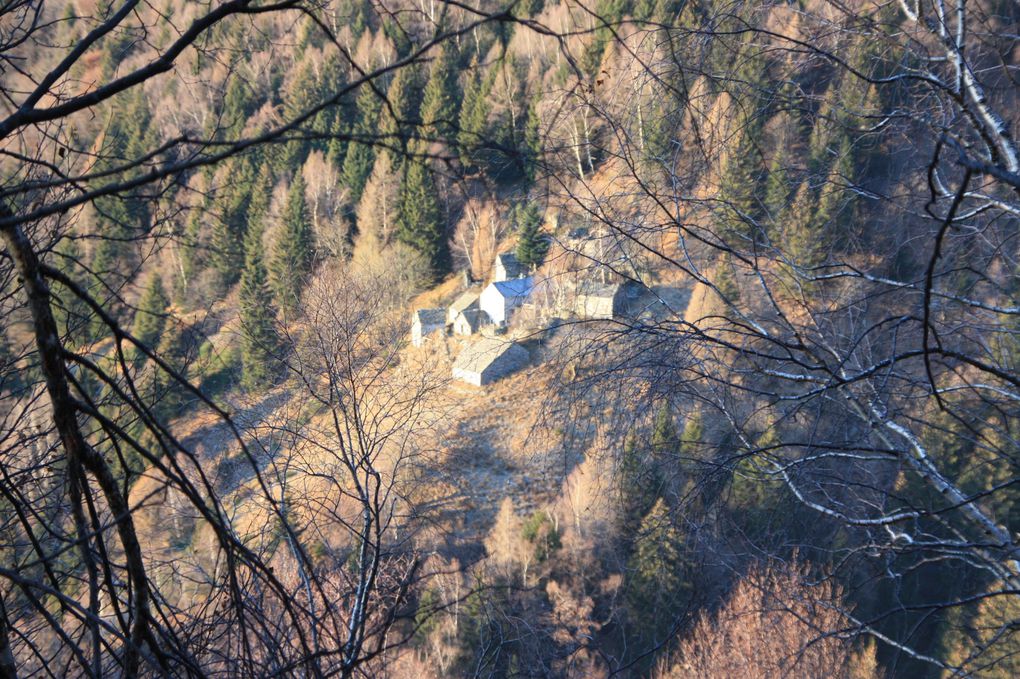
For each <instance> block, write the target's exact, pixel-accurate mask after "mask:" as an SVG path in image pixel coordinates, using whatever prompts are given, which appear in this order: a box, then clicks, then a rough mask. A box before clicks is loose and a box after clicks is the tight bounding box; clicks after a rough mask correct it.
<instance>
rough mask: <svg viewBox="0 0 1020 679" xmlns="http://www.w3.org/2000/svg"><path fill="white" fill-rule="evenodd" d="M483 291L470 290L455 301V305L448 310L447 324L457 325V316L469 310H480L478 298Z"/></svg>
mask: <svg viewBox="0 0 1020 679" xmlns="http://www.w3.org/2000/svg"><path fill="white" fill-rule="evenodd" d="M481 294H482V292H481V290H477V289H476V290H468V291H467V292H464V293H463V294H461V296H460V297H458V298H457V299H455V300H454V301H453V304H451V305H450V307H449V308H448V309H447V310H446V322H447V323H455V322H456V321H457V316H459V315H460V314H461V313H462V312H464V311H467V310H468V309H477V308H478V298H479V297H480V296H481Z"/></svg>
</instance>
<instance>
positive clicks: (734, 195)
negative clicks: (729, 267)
mask: <svg viewBox="0 0 1020 679" xmlns="http://www.w3.org/2000/svg"><path fill="white" fill-rule="evenodd" d="M756 130H757V128H756V126H755V125H753V124H752V123H751V122H750V121H749V120H747V121H745V122H744V124H742V125H741V126H740V129H739V130H738V131H737V132H736V134H735V141H734V142H733V144H732V145H731V146H730V148H729V149H727V155H726V158H725V160H724V162H723V166H722V171H721V177H720V181H719V200H720V202H721V208H720V211H719V217H718V219H717V220H716V227H717V233H718V235H719V236H720V237H722V238H724V239H727V240H734V241H737V240H740V239H747V238H751V237H755V236H757V234H756V229H755V226H754V225H755V223H756V222H757V220H758V219H759V218H760V217H761V209H760V208H761V199H760V197H759V188H760V184H761V179H762V174H763V172H762V169H763V168H762V164H761V154H760V153H759V152H758V147H757V144H756V143H755V141H754V138H755V134H756ZM733 245H734V246H736V247H739V246H740V243H739V242H734V243H733Z"/></svg>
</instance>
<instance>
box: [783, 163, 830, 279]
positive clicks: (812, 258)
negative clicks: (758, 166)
mask: <svg viewBox="0 0 1020 679" xmlns="http://www.w3.org/2000/svg"><path fill="white" fill-rule="evenodd" d="M817 206H818V201H817V199H816V198H815V195H814V191H812V190H811V187H810V186H809V185H808V182H807V180H804V181H803V182H801V185H800V187H799V188H798V189H797V193H796V195H794V197H793V202H792V203H791V204H790V209H789V210H787V211H786V213H785V217H784V219H783V225H782V234H783V236H784V240H785V243H784V246H785V247H784V249H785V250H786V254H787V256H788V257H789V259H790V261H791V263H792V264H793V265H795V266H799V267H812V266H816V265H817V264H818V263H819V262H820V261H821V255H822V248H821V242H820V240H821V236H822V234H821V233H820V229H819V222H818V217H817Z"/></svg>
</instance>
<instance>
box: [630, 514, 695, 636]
mask: <svg viewBox="0 0 1020 679" xmlns="http://www.w3.org/2000/svg"><path fill="white" fill-rule="evenodd" d="M684 550H685V548H684V541H683V536H682V535H681V533H680V530H679V529H678V528H677V526H676V525H674V523H673V520H672V517H671V516H670V512H669V507H667V506H666V503H665V501H663V500H662V499H661V498H660V499H659V500H656V502H655V504H654V505H652V508H651V510H649V512H648V514H647V515H646V516H645V517H644V519H643V520H642V522H641V527H640V529H639V530H638V535H637V540H636V544H635V549H634V554H633V556H632V557H631V559H630V563H629V564H628V567H629V568H628V570H629V572H630V581H629V583H628V586H627V604H628V612H629V618H630V621H631V625H632V626H633V629H634V632H635V636H636V637H637V639H639V640H641V642H643V643H641V649H640V650H646V649H647V648H650V647H651V646H654V645H656V644H660V643H662V642H663V641H665V640H666V639H668V638H669V635H670V633H671V631H672V629H673V627H674V624H673V623H674V619H675V616H676V615H677V614H678V613H679V612H680V611H681V610H683V606H684V604H685V602H686V601H687V599H688V597H689V595H690V583H689V581H688V580H687V577H686V573H685V570H686V569H685V559H684Z"/></svg>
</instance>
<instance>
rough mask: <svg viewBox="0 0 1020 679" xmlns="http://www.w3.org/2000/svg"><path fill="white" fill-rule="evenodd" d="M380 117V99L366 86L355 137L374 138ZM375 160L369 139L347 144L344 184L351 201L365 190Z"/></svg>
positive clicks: (359, 106) (363, 91)
mask: <svg viewBox="0 0 1020 679" xmlns="http://www.w3.org/2000/svg"><path fill="white" fill-rule="evenodd" d="M378 118H379V100H378V98H377V97H376V95H375V92H373V91H372V89H371V88H370V87H364V88H362V90H361V93H360V94H359V95H358V122H357V124H356V125H355V126H354V135H355V137H363V138H366V139H369V138H372V137H373V136H375V134H376V130H375V125H376V122H377V121H378ZM374 162H375V150H374V148H373V147H372V145H371V143H368V142H367V141H364V142H363V141H352V142H351V143H350V144H348V145H347V154H346V155H345V156H344V184H346V186H347V190H348V191H350V195H351V202H352V203H354V204H357V202H358V201H359V200H360V199H361V192H362V191H364V190H365V182H367V181H368V176H369V174H370V173H371V172H372V164H373V163H374Z"/></svg>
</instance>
